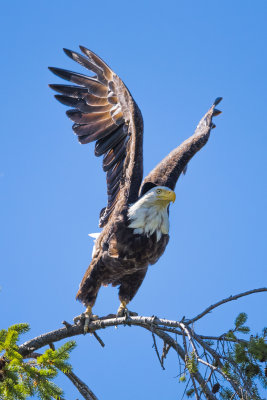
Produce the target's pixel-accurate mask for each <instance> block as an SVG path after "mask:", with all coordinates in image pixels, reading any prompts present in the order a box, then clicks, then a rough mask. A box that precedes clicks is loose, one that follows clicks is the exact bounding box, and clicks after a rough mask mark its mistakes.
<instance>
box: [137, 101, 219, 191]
mask: <svg viewBox="0 0 267 400" xmlns="http://www.w3.org/2000/svg"><path fill="white" fill-rule="evenodd" d="M221 100H222V97H218V98H217V99H216V100H215V101H214V103H213V105H212V106H211V107H210V109H209V111H208V112H207V113H206V114H205V115H204V117H203V118H202V119H201V121H200V122H199V124H198V126H197V128H196V130H195V133H194V134H193V135H192V136H191V137H190V138H189V139H187V140H185V141H184V142H183V143H182V144H181V145H180V146H178V147H177V148H176V149H174V150H173V151H171V152H170V153H169V154H168V155H167V157H165V158H164V159H163V160H162V161H161V162H160V163H159V164H158V165H157V166H156V167H155V168H154V169H153V170H152V171H151V172H150V173H149V174H148V175H147V176H146V178H145V179H144V181H143V182H142V185H141V188H140V193H139V195H140V196H142V195H143V194H145V193H146V192H147V191H148V190H150V189H151V188H152V187H154V186H158V185H159V186H167V187H169V188H170V189H172V190H174V188H175V185H176V182H177V180H178V178H179V176H180V175H181V173H182V172H183V171H184V170H185V168H186V166H187V164H188V162H189V161H190V160H191V158H192V157H193V156H194V155H195V154H196V153H197V152H198V151H199V150H200V149H201V148H202V147H203V146H204V145H205V144H206V143H207V141H208V139H209V136H210V130H211V129H213V128H215V125H214V123H213V122H212V118H213V117H215V116H217V115H219V114H220V113H221V111H219V110H217V109H216V108H215V107H216V106H217V104H219V103H220V101H221Z"/></svg>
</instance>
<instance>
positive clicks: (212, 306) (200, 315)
mask: <svg viewBox="0 0 267 400" xmlns="http://www.w3.org/2000/svg"><path fill="white" fill-rule="evenodd" d="M259 292H267V288H265V287H264V288H260V289H253V290H249V291H248V292H243V293H239V294H236V295H235V296H230V297H227V298H226V299H223V300H221V301H218V303H215V304H213V305H211V306H209V307H208V308H206V310H204V311H202V313H200V314H198V315H197V316H196V317H194V318H192V319H189V320H187V321H186V323H187V324H192V323H193V322H196V321H198V320H199V319H200V318H202V317H204V315H206V314H209V313H210V312H211V310H214V308H216V307H219V306H221V305H222V304H224V303H228V301H233V300H237V299H239V298H240V297H244V296H249V295H250V294H252V293H259Z"/></svg>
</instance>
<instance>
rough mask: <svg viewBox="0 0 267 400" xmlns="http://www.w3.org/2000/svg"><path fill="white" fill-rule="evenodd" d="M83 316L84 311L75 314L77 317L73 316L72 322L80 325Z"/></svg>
mask: <svg viewBox="0 0 267 400" xmlns="http://www.w3.org/2000/svg"><path fill="white" fill-rule="evenodd" d="M84 318H85V315H84V313H82V314H80V315H77V317H74V318H73V322H74V324H75V325H80V324H81V323H82V322H83V320H84Z"/></svg>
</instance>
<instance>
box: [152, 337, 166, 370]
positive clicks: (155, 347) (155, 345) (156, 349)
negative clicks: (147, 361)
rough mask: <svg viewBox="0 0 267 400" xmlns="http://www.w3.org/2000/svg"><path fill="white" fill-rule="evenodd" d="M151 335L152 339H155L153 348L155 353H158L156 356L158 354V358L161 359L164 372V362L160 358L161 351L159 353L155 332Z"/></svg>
mask: <svg viewBox="0 0 267 400" xmlns="http://www.w3.org/2000/svg"><path fill="white" fill-rule="evenodd" d="M151 333H152V338H153V342H154V344H153V347H154V349H155V352H156V354H157V357H158V359H159V362H160V365H161V368H162V369H163V370H165V367H164V365H163V362H162V360H161V358H160V355H159V351H158V347H157V342H156V338H155V334H154V332H151Z"/></svg>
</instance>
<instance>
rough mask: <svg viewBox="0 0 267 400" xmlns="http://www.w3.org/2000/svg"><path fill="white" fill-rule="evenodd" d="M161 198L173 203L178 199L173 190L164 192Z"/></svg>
mask: <svg viewBox="0 0 267 400" xmlns="http://www.w3.org/2000/svg"><path fill="white" fill-rule="evenodd" d="M159 197H160V199H161V200H165V201H166V200H167V201H172V202H173V203H174V202H175V199H176V195H175V193H174V192H173V191H172V190H162V193H160V196H159Z"/></svg>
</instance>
